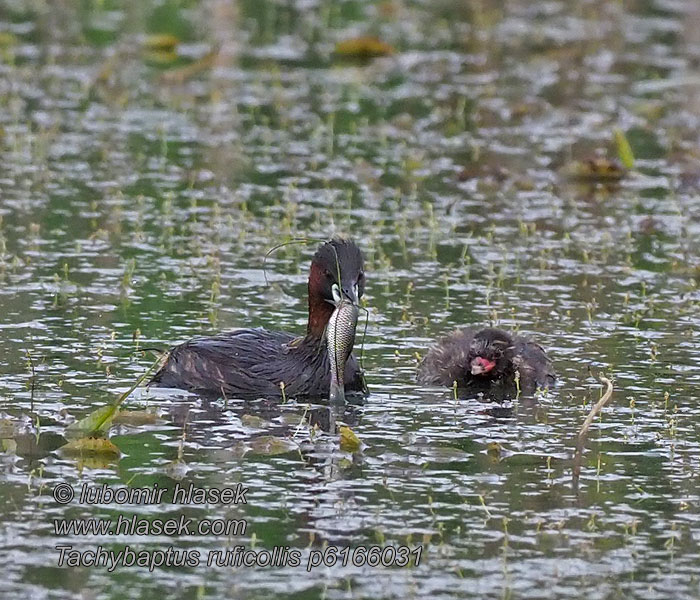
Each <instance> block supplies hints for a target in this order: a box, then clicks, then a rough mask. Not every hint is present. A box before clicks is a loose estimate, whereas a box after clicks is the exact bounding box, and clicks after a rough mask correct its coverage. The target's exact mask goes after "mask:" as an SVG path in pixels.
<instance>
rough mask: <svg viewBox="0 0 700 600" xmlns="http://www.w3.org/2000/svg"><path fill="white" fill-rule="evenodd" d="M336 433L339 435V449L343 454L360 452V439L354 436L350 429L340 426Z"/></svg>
mask: <svg viewBox="0 0 700 600" xmlns="http://www.w3.org/2000/svg"><path fill="white" fill-rule="evenodd" d="M338 433H339V434H340V449H341V450H342V451H343V452H350V453H352V454H354V453H355V452H359V451H360V450H362V442H360V438H358V437H357V435H355V432H354V431H353V430H352V429H350V427H348V426H347V425H341V426H340V427H339V428H338Z"/></svg>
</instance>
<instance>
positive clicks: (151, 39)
mask: <svg viewBox="0 0 700 600" xmlns="http://www.w3.org/2000/svg"><path fill="white" fill-rule="evenodd" d="M179 43H180V40H179V39H178V38H177V37H176V36H174V35H172V34H170V33H154V34H153V35H149V36H148V37H147V38H146V39H145V40H144V42H143V45H144V46H145V47H146V48H147V49H148V50H157V51H159V52H173V51H174V50H175V48H177V45H178V44H179Z"/></svg>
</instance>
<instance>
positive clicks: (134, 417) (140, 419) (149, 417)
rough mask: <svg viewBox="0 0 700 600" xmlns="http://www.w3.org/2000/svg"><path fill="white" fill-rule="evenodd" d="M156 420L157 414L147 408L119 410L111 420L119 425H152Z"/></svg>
mask: <svg viewBox="0 0 700 600" xmlns="http://www.w3.org/2000/svg"><path fill="white" fill-rule="evenodd" d="M157 420H158V415H157V414H156V413H154V412H151V411H149V410H121V411H119V413H117V414H116V415H115V416H114V419H112V422H113V423H115V424H119V425H132V426H134V427H138V426H139V425H153V424H154V423H155V422H156V421H157Z"/></svg>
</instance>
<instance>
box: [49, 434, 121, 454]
mask: <svg viewBox="0 0 700 600" xmlns="http://www.w3.org/2000/svg"><path fill="white" fill-rule="evenodd" d="M59 450H60V451H61V452H63V453H64V454H67V455H69V456H114V457H118V456H120V455H121V452H120V451H119V448H117V447H116V446H115V445H114V444H113V443H112V442H110V441H109V440H108V439H106V438H94V437H86V438H81V439H79V440H73V441H71V442H68V443H67V444H66V445H65V446H61V448H59Z"/></svg>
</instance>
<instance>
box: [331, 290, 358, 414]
mask: <svg viewBox="0 0 700 600" xmlns="http://www.w3.org/2000/svg"><path fill="white" fill-rule="evenodd" d="M358 314H359V309H358V307H357V306H356V305H354V304H353V303H352V302H347V301H345V300H343V301H341V302H340V303H339V304H338V305H337V306H336V309H335V310H334V311H333V314H332V315H331V318H330V319H328V326H327V328H326V347H327V348H328V360H329V361H330V363H331V391H330V395H329V400H330V401H331V402H344V401H345V363H346V362H347V361H348V358H350V353H351V352H352V347H353V345H354V344H355V329H357V316H358Z"/></svg>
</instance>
